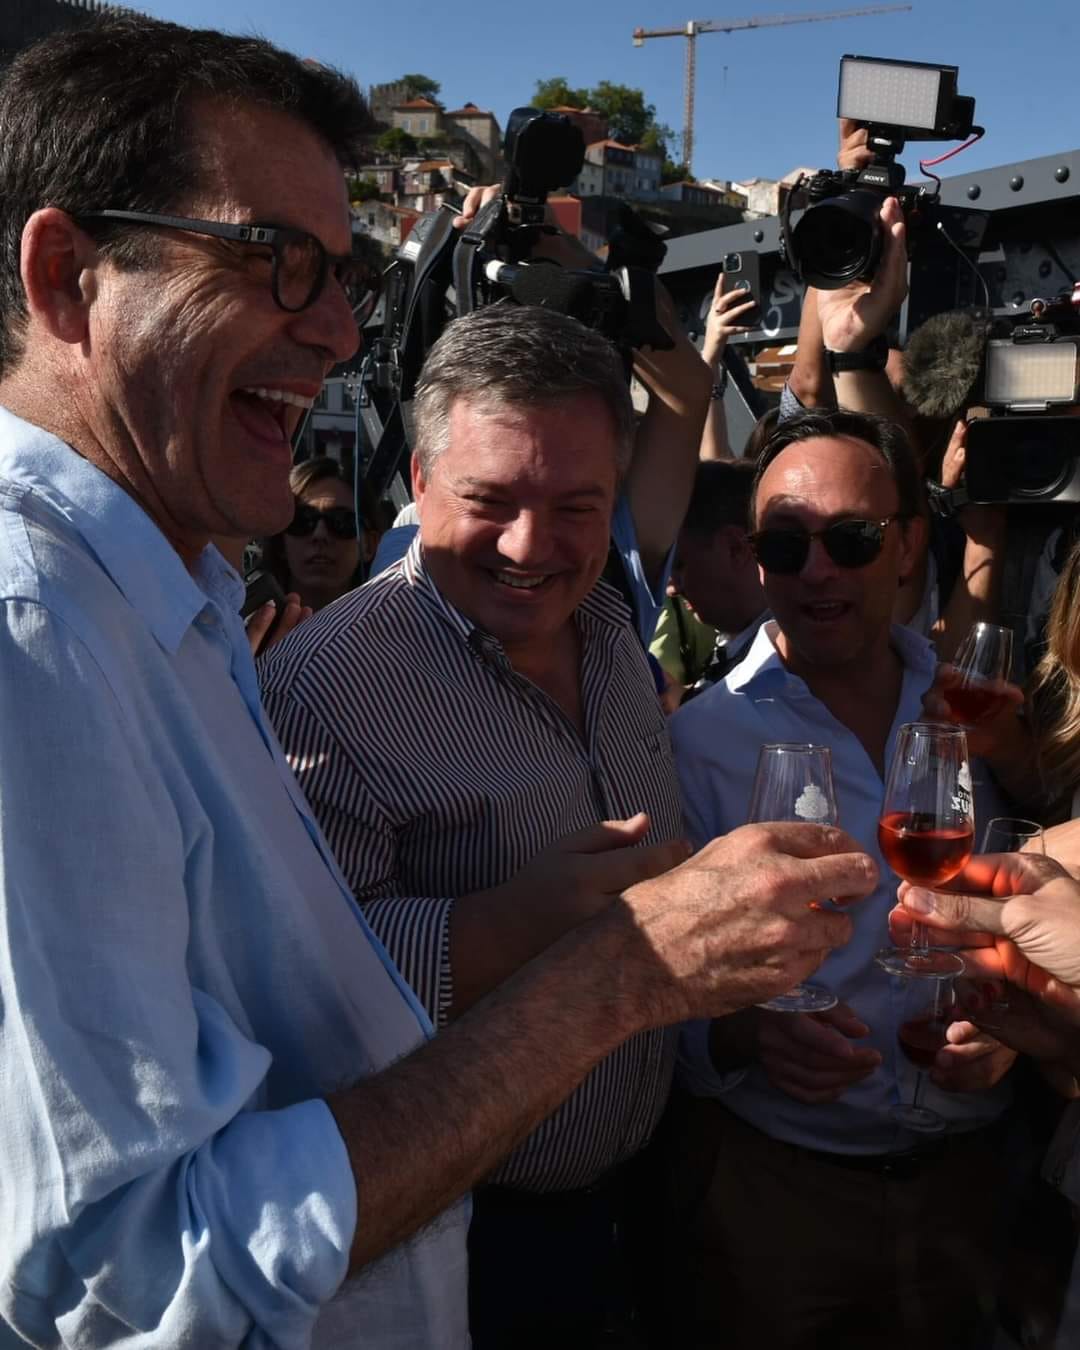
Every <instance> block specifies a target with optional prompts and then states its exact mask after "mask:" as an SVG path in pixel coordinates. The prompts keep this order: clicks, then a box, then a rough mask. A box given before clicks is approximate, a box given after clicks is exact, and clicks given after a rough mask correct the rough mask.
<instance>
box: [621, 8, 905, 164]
mask: <svg viewBox="0 0 1080 1350" xmlns="http://www.w3.org/2000/svg"><path fill="white" fill-rule="evenodd" d="M910 9H911V6H910V5H867V6H864V7H863V8H862V9H838V10H830V11H829V12H828V13H827V14H760V15H757V16H755V17H751V18H748V19H689V20H687V22H686V23H685V24H683V26H682V27H681V28H635V29H634V32H633V39H634V46H635V47H642V46H644V44H645V39H646V38H659V37H681V38H685V39H686V76H685V87H684V90H683V163H684V164H685V165H686V168H687V171H689V169H690V161H691V157H692V155H693V153H694V84H695V76H696V64H697V55H696V46H697V37H698V34H699V33H738V32H744V31H745V30H746V29H748V28H779V27H780V26H781V25H784V24H789V23H822V22H824V21H826V20H828V19H858V18H866V17H867V16H868V15H874V14H899V13H901V12H902V11H904V10H910Z"/></svg>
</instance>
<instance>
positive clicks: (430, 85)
mask: <svg viewBox="0 0 1080 1350" xmlns="http://www.w3.org/2000/svg"><path fill="white" fill-rule="evenodd" d="M401 82H402V84H404V85H405V86H406V88H407V90H408V94H409V97H410V98H428V99H430V100H431V101H432V103H438V101H439V90H440V89H442V85H441V84H440V83H439V81H438V80H433V79H432V78H431V76H430V75H402V77H401Z"/></svg>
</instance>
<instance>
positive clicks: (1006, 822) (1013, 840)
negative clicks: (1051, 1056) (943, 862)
mask: <svg viewBox="0 0 1080 1350" xmlns="http://www.w3.org/2000/svg"><path fill="white" fill-rule="evenodd" d="M982 851H983V853H1042V854H1044V855H1045V853H1046V836H1045V835H1044V834H1043V827H1042V826H1041V825H1040V824H1039V822H1038V821H1037V820H1024V819H1022V818H1021V817H1020V816H995V817H994V819H993V820H991V821H989V822H988V824H987V826H986V829H985V830H984V831H983V841H982ZM990 1011H991V1012H1008V1011H1009V1000H1008V998H1007V997H1005V996H1002V997H1001V998H994V999H991V1000H990Z"/></svg>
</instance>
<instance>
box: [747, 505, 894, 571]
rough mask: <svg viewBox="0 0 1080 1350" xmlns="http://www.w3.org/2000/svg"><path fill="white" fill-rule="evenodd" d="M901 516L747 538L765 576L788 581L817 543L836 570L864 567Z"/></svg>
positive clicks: (764, 532)
mask: <svg viewBox="0 0 1080 1350" xmlns="http://www.w3.org/2000/svg"><path fill="white" fill-rule="evenodd" d="M902 519H904V517H903V516H899V515H897V516H886V517H885V518H884V520H837V521H834V522H833V523H832V524H831V525H826V526H825V528H824V529H823V530H797V529H780V528H775V529H766V530H758V531H757V532H756V533H755V534H751V535H749V536H748V538H749V541H750V548H751V551H752V552H753V555H754V557H755V558H756V559H757V560H758V562H759V563H760V564H761V566H762V567H763V568H764V569H765V571H766V572H772V573H774V574H776V575H777V576H784V577H790V576H795V575H797V573H799V572H801V571H802V570H803V568H804V567H805V566H806V560H807V558H808V557H809V556H810V541H811V540H812V539H820V540H821V542H822V545H823V546H824V548H825V552H826V553H827V554H828V555H829V557H830V558H831V559H832V560H833V562H834V563H836V565H837V567H853V568H854V567H866V566H868V565H869V564H870V563H872V562H873V561H874V559H875V558H876V557H878V555H879V554H880V553H881V550H882V549H883V548H884V546H885V531H886V529H887V528H888V527H889V525H890V524H892V522H893V521H894V520H902Z"/></svg>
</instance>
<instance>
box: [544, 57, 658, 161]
mask: <svg viewBox="0 0 1080 1350" xmlns="http://www.w3.org/2000/svg"><path fill="white" fill-rule="evenodd" d="M532 101H533V107H535V108H558V107H567V108H594V109H595V110H596V111H597V112H598V113H601V114H602V115H603V116H604V117H606V118H607V123H608V128H609V131H610V134H611V137H612V139H613V140H616V141H621V142H622V143H623V145H640V146H643V147H644V148H645V149H647V150H656V151H657V152H658V153H660V154H662V155H666V153H667V144H668V142H669V141H670V140H672V139H673V136H674V133H673V132H672V130H671V128H670V127H668V126H665V125H664V124H663V123H662V122H658V121H657V120H656V107H655V105H654V104H652V103H646V102H645V95H644V93H643V92H642V91H641V90H640V89H634V88H632V87H631V86H630V85H628V84H613V83H612V82H611V80H601V81H600V83H599V84H598V85H595V86H594V87H593V88H592V89H573V88H571V87H570V85H569V84H567V82H566V78H565V76H563V75H554V76H552V78H551V79H549V80H537V82H536V90H535V92H534V94H533V100H532Z"/></svg>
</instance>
